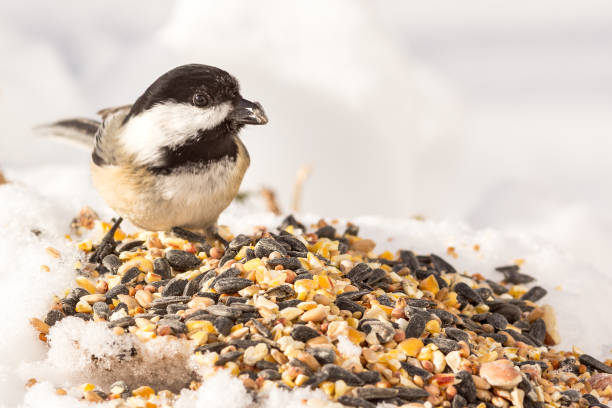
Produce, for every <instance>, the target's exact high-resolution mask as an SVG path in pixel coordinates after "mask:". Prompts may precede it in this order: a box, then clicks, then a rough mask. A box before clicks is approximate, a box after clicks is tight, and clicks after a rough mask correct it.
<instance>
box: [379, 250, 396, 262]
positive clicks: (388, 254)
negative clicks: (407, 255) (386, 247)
mask: <svg viewBox="0 0 612 408" xmlns="http://www.w3.org/2000/svg"><path fill="white" fill-rule="evenodd" d="M378 257H379V258H382V259H386V260H387V261H392V260H393V254H392V253H391V252H390V251H385V252H383V253H382V254H380V255H378Z"/></svg>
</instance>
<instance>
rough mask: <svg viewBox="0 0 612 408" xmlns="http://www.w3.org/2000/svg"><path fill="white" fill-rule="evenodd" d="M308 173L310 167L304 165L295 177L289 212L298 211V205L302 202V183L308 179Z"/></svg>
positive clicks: (310, 171) (310, 169)
mask: <svg viewBox="0 0 612 408" xmlns="http://www.w3.org/2000/svg"><path fill="white" fill-rule="evenodd" d="M310 173H312V166H311V165H305V166H302V167H300V169H299V170H298V172H297V175H296V177H295V184H294V187H293V203H292V205H291V210H292V211H293V212H299V211H300V204H301V201H302V191H303V190H304V183H305V182H306V180H308V177H310Z"/></svg>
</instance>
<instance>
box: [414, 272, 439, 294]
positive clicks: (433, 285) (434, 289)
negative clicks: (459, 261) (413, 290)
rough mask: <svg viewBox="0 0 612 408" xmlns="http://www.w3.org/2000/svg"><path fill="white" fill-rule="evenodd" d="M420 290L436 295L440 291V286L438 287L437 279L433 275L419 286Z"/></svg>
mask: <svg viewBox="0 0 612 408" xmlns="http://www.w3.org/2000/svg"><path fill="white" fill-rule="evenodd" d="M419 289H421V290H426V291H429V292H431V293H433V294H434V295H435V294H436V293H438V292H439V291H440V286H438V281H437V280H436V278H435V277H434V276H433V275H429V276H428V277H427V278H425V279H423V281H422V282H421V284H420V285H419Z"/></svg>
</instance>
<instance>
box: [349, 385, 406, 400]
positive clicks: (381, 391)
mask: <svg viewBox="0 0 612 408" xmlns="http://www.w3.org/2000/svg"><path fill="white" fill-rule="evenodd" d="M353 393H354V394H355V395H356V396H357V397H358V398H363V399H365V400H383V399H389V398H394V397H397V396H398V395H399V391H398V390H397V389H395V388H378V387H362V388H355V389H354V390H353Z"/></svg>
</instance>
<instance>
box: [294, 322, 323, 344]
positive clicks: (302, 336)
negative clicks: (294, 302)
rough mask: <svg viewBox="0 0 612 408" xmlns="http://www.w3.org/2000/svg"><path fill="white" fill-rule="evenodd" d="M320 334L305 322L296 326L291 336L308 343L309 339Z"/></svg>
mask: <svg viewBox="0 0 612 408" xmlns="http://www.w3.org/2000/svg"><path fill="white" fill-rule="evenodd" d="M319 336H320V334H319V332H318V331H316V330H315V329H313V328H310V327H308V326H305V325H303V324H298V325H296V326H294V327H293V330H292V331H291V337H293V339H294V340H297V341H301V342H303V343H306V342H307V341H308V340H310V339H313V338H315V337H319Z"/></svg>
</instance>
